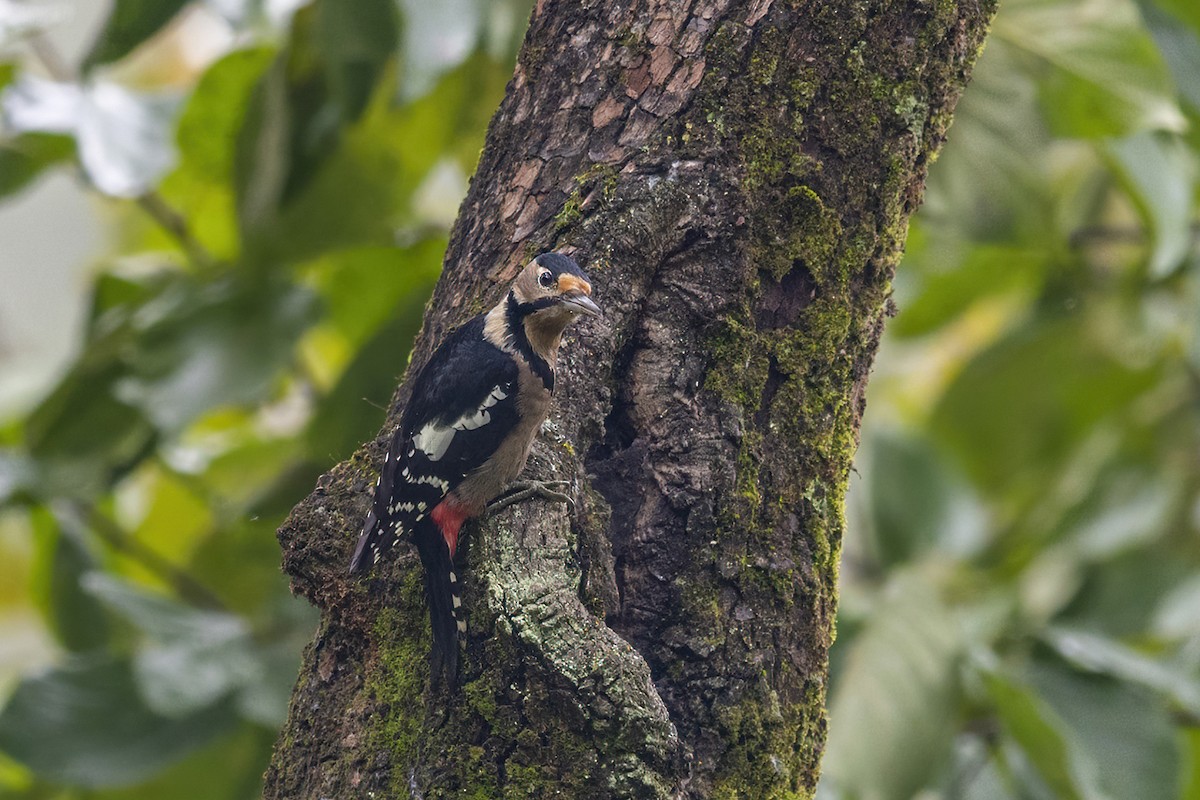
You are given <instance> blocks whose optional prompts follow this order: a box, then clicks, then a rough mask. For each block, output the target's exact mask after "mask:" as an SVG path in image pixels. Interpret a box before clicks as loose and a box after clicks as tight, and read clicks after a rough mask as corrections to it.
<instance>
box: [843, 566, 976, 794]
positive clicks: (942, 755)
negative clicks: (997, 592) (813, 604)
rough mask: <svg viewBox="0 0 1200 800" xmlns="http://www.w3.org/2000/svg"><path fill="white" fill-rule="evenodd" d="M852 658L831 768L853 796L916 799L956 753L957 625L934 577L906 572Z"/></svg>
mask: <svg viewBox="0 0 1200 800" xmlns="http://www.w3.org/2000/svg"><path fill="white" fill-rule="evenodd" d="M845 658H846V664H845V668H844V670H842V672H841V674H840V676H839V680H838V682H837V683H836V684H835V686H834V687H833V692H832V696H831V698H830V702H829V711H830V717H831V718H832V719H836V720H837V721H838V722H837V724H836V725H833V726H831V728H830V732H829V743H828V745H827V751H826V753H827V754H826V758H825V762H824V767H823V772H824V774H825V776H826V777H827V779H828V780H830V781H831V782H832V783H833V784H834V786H836V787H837V788H838V789H840V790H843V791H846V792H848V793H849V794H850V795H851V796H861V797H871V798H878V799H880V800H883V799H885V798H896V800H902V799H903V800H908V798H911V797H912V796H913V795H914V794H915V793H916V792H917V790H919V789H921V788H922V787H923V786H925V785H926V784H927V783H928V782H929V781H930V780H931V779H932V778H933V777H934V776H935V775H936V774H937V772H938V770H939V768H940V766H941V765H942V764H944V763H945V762H947V761H948V760H949V757H950V745H951V741H952V739H953V726H954V720H955V718H956V715H957V704H958V699H959V692H960V690H959V686H958V668H959V663H960V661H961V658H962V643H961V641H960V636H959V633H958V630H957V624H956V622H955V620H954V618H953V617H951V616H950V614H949V613H948V612H947V611H946V609H945V608H944V607H943V606H942V605H941V603H940V601H939V600H938V598H937V596H936V594H935V593H934V592H933V591H932V590H931V588H930V586H929V582H928V580H927V579H926V578H924V577H923V576H921V575H919V574H918V573H915V572H911V571H910V572H901V573H899V574H896V575H894V576H893V577H892V580H891V581H890V582H889V586H888V588H887V591H886V594H885V598H884V599H883V600H882V601H881V602H880V605H879V607H878V608H877V609H876V611H875V613H874V614H873V615H872V616H871V617H870V619H869V620H868V621H867V624H866V626H865V628H864V629H863V630H862V632H861V633H860V634H859V635H858V636H856V637H855V640H854V643H853V646H852V650H851V652H850V653H849V654H848V655H847V656H846V657H845Z"/></svg>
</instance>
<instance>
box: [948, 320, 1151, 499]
mask: <svg viewBox="0 0 1200 800" xmlns="http://www.w3.org/2000/svg"><path fill="white" fill-rule="evenodd" d="M1154 380H1155V373H1154V371H1153V369H1147V368H1135V367H1128V366H1126V365H1124V364H1122V363H1121V362H1119V361H1117V360H1116V359H1115V358H1113V357H1112V356H1111V355H1109V354H1108V353H1107V352H1105V351H1104V350H1103V349H1102V348H1101V346H1100V345H1099V343H1098V342H1097V341H1096V340H1095V338H1094V337H1093V336H1092V335H1091V334H1090V332H1089V331H1088V329H1087V327H1086V325H1085V323H1084V321H1083V320H1081V319H1079V318H1077V317H1072V318H1066V319H1060V320H1055V321H1049V322H1036V323H1034V324H1033V325H1031V326H1029V327H1026V328H1020V329H1018V330H1016V331H1015V332H1014V333H1013V334H1012V335H1010V336H1008V337H1006V338H1005V339H1002V340H1001V341H999V342H997V343H996V344H995V345H993V346H992V347H991V348H989V349H988V350H986V351H985V352H983V353H981V354H980V355H979V356H978V357H976V358H975V359H973V360H972V361H971V362H970V363H969V364H967V366H966V367H965V368H964V369H963V370H962V372H961V373H960V374H959V375H958V377H957V378H955V380H954V381H953V382H952V383H951V384H950V386H949V388H947V390H946V392H945V394H944V395H943V396H942V398H941V401H940V402H939V403H938V406H937V408H936V409H935V410H934V411H933V413H932V415H931V428H932V430H933V431H934V433H935V434H936V435H937V436H938V437H939V438H940V439H941V440H942V441H943V442H944V443H945V444H946V445H947V446H948V447H949V448H950V449H951V451H952V452H953V453H954V454H955V455H957V456H958V458H959V459H960V461H961V463H963V464H964V465H965V466H966V468H967V472H968V474H970V475H971V476H972V477H973V478H974V480H975V482H976V484H977V486H979V488H980V489H981V490H983V491H986V492H988V493H990V494H993V495H999V494H1001V493H1004V492H1011V491H1013V489H1014V488H1019V489H1021V490H1023V491H1033V490H1037V489H1041V488H1042V487H1043V486H1044V483H1043V481H1044V480H1045V478H1046V477H1047V475H1048V474H1049V473H1051V472H1052V471H1053V470H1055V469H1056V467H1057V465H1059V464H1061V463H1062V462H1063V460H1064V459H1065V458H1066V457H1067V455H1068V454H1069V453H1071V452H1072V450H1073V448H1075V447H1078V446H1079V444H1080V443H1081V442H1082V441H1083V440H1084V439H1085V438H1086V437H1088V436H1089V435H1091V434H1093V433H1094V432H1095V429H1096V427H1097V426H1098V425H1101V424H1103V423H1104V421H1105V420H1106V419H1107V418H1110V417H1111V416H1113V415H1116V414H1117V413H1119V412H1120V411H1122V410H1123V409H1125V408H1127V407H1128V405H1129V403H1130V402H1132V400H1133V398H1135V397H1136V396H1137V395H1138V394H1140V393H1141V392H1143V391H1145V390H1146V389H1147V388H1148V387H1150V386H1151V385H1153V383H1154Z"/></svg>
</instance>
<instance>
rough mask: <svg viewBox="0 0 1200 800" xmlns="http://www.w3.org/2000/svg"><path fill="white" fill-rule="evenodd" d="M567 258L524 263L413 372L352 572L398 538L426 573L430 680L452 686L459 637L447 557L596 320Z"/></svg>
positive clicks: (516, 467) (537, 422)
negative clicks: (590, 320)
mask: <svg viewBox="0 0 1200 800" xmlns="http://www.w3.org/2000/svg"><path fill="white" fill-rule="evenodd" d="M590 294H591V284H590V283H589V282H588V280H587V277H586V276H585V275H584V274H583V272H582V271H581V270H580V269H579V267H578V265H576V264H575V262H574V261H573V260H571V259H570V258H567V257H566V256H563V255H560V254H558V253H546V254H543V255H541V256H538V257H537V258H536V259H534V260H533V261H532V262H530V263H529V264H528V265H527V266H526V267H525V268H524V269H523V270H522V271H521V273H520V274H519V275H518V276H517V278H516V280H514V282H513V285H512V287H511V288H510V290H509V292H508V293H507V294H506V295H505V297H504V299H503V300H501V301H500V303H498V304H497V305H496V306H495V307H494V308H493V309H492V310H491V311H489V312H487V313H486V314H481V315H480V316H478V317H475V318H474V319H472V320H471V321H469V322H468V323H467V324H465V325H463V326H462V327H461V328H459V329H457V330H456V331H454V332H453V333H452V334H450V335H449V336H448V337H447V338H446V340H445V341H444V342H443V343H442V344H441V346H439V347H438V349H437V350H436V351H435V352H434V354H433V356H432V357H431V358H430V359H429V362H428V363H427V364H426V365H425V366H424V368H422V369H421V371H420V372H419V373H418V375H417V378H416V381H415V383H414V385H413V392H412V397H411V399H410V400H409V403H408V406H407V408H406V409H405V410H404V413H403V415H402V416H401V422H400V427H399V428H398V429H397V430H396V433H395V434H394V436H393V439H392V442H391V446H390V448H389V450H388V453H387V457H386V459H385V461H384V465H383V468H382V470H381V471H380V476H379V480H378V481H377V483H376V489H375V499H374V503H373V505H372V508H371V512H370V513H369V514H368V515H367V519H366V522H365V524H364V525H363V529H362V535H361V536H360V537H359V540H358V545H357V546H356V548H355V551H354V556H353V558H352V560H351V565H350V571H351V573H357V572H361V571H365V570H367V569H369V568H370V567H371V566H373V565H374V564H375V563H377V562H379V561H380V560H381V559H382V558H384V557H385V556H386V555H387V554H388V552H389V551H390V550H391V549H392V548H393V547H394V546H395V545H396V544H397V543H398V542H399V541H400V539H402V538H403V537H405V536H409V537H411V538H412V540H413V542H414V544H415V545H416V547H417V551H418V553H419V554H420V556H421V562H422V564H423V566H424V568H425V589H426V595H427V598H428V601H429V611H430V622H431V625H432V629H433V649H432V652H431V660H432V667H433V674H434V675H435V676H436V675H438V674H441V675H444V676H445V678H446V680H447V682H449V683H453V681H454V677H455V675H456V674H457V661H458V643H457V634H458V633H460V632H462V631H465V629H466V624H465V621H464V620H462V619H461V618H460V612H459V608H460V606H461V600H460V597H459V591H458V576H457V575H456V573H455V572H454V561H453V559H454V554H455V552H456V549H457V546H458V535H459V529H460V528H461V526H462V524H463V522H464V521H465V520H467V519H469V518H471V517H475V516H478V515H479V514H481V513H482V512H483V511H484V509H485V508H486V507H487V504H488V502H489V501H491V500H493V499H495V498H496V497H497V496H499V495H500V494H502V493H503V491H504V489H505V487H507V486H508V485H509V484H510V483H511V482H512V481H513V479H514V478H516V476H517V475H518V474H519V473H520V471H521V469H523V468H524V465H525V460H526V459H527V458H528V455H529V449H530V447H531V446H532V444H533V439H534V437H535V436H536V434H537V431H538V429H539V428H540V427H541V424H542V422H543V421H544V420H545V418H546V414H547V412H548V410H549V404H550V398H551V395H552V393H553V389H554V366H555V362H556V360H557V354H558V347H559V343H560V340H561V335H562V332H563V330H564V329H565V328H566V326H567V325H569V324H570V323H571V322H572V321H574V320H575V319H577V318H578V317H579V316H580V315H581V314H598V313H599V308H598V307H597V306H596V304H595V303H594V302H593V301H592V300H591V299H590Z"/></svg>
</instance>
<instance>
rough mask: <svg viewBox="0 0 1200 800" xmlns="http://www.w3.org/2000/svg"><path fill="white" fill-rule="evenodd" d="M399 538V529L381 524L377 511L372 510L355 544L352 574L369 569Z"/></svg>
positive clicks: (351, 560)
mask: <svg viewBox="0 0 1200 800" xmlns="http://www.w3.org/2000/svg"><path fill="white" fill-rule="evenodd" d="M398 538H399V536H398V530H396V529H393V528H391V527H390V526H387V525H380V524H379V520H378V518H376V516H375V512H374V511H371V512H370V513H369V514H367V519H366V521H365V522H364V523H363V527H362V533H361V534H359V537H358V544H357V545H355V546H354V555H353V556H351V558H350V574H351V575H357V574H358V573H360V572H366V571H367V570H369V569H370V568H371V567H372V566H373V565H374V564H375V562H376V561H378V560H379V559H380V558H381V557H382V556H384V555H386V554H387V552H388V551H389V550H391V549H392V548H393V547H394V546H395V544H396V540H397V539H398Z"/></svg>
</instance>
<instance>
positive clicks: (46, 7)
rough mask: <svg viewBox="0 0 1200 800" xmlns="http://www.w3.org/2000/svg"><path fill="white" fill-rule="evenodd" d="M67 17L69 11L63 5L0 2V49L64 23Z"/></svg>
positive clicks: (9, 0) (6, 0) (10, 0)
mask: <svg viewBox="0 0 1200 800" xmlns="http://www.w3.org/2000/svg"><path fill="white" fill-rule="evenodd" d="M68 17H70V11H69V10H68V8H67V7H66V6H65V5H61V4H53V3H38V4H36V5H35V4H33V3H18V2H15V0H0V47H5V46H7V45H10V44H12V43H14V42H17V41H19V40H21V39H23V38H24V37H26V36H28V35H29V34H31V33H37V32H38V31H41V30H45V29H46V28H49V27H51V26H53V25H57V24H58V23H60V22H64V21H65V20H66V19H67V18H68Z"/></svg>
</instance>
